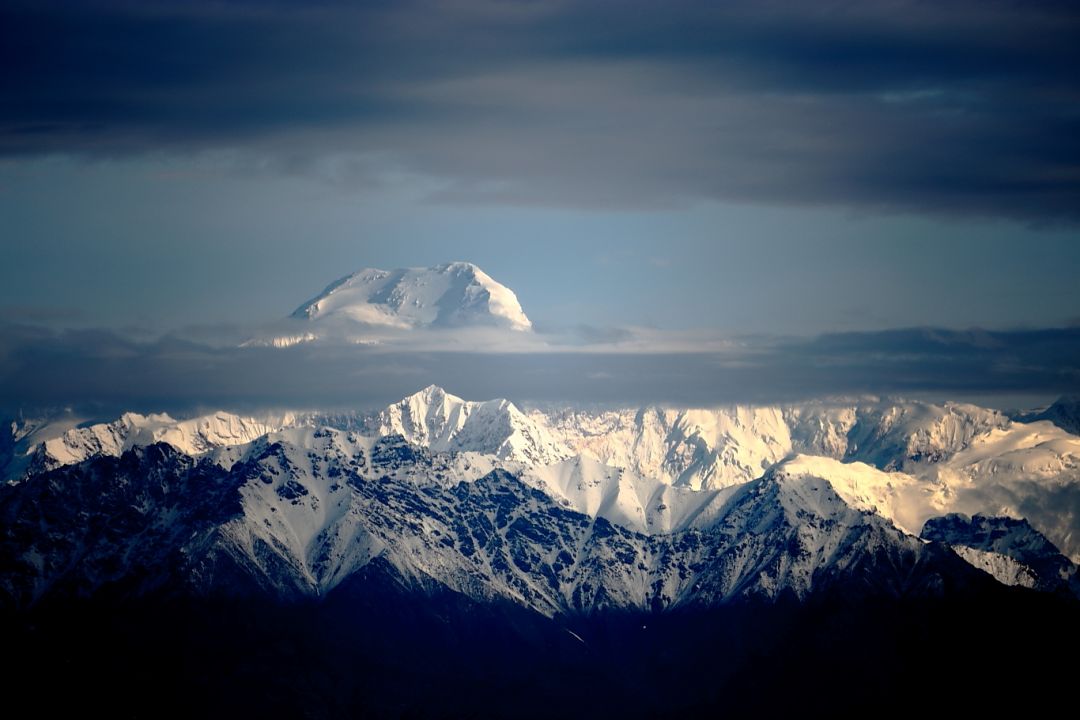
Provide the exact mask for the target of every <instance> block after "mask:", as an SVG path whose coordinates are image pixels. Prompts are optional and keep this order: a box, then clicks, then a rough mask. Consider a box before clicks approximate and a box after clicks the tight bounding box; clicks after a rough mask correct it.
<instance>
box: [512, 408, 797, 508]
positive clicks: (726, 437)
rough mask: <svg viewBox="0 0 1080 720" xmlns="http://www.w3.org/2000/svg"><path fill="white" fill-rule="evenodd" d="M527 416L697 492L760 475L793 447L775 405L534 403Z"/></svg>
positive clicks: (611, 460)
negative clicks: (543, 406) (596, 407)
mask: <svg viewBox="0 0 1080 720" xmlns="http://www.w3.org/2000/svg"><path fill="white" fill-rule="evenodd" d="M529 418H530V419H532V420H533V421H534V422H536V424H537V425H540V426H545V425H546V426H547V427H548V428H550V432H551V434H552V435H553V436H554V437H555V438H557V439H558V440H559V441H560V442H561V443H563V444H564V445H566V446H567V447H569V448H570V449H571V450H572V451H573V452H574V453H575V454H582V455H586V456H589V457H593V458H595V459H597V460H599V461H600V462H603V463H605V464H608V465H613V466H615V467H620V468H625V469H627V470H630V471H631V472H633V473H635V474H637V475H640V476H643V477H655V478H661V479H663V480H664V481H665V482H667V483H669V484H672V485H677V486H680V487H688V488H692V489H695V490H696V489H701V488H709V489H719V488H724V487H729V486H731V485H736V484H740V483H744V482H747V481H748V480H752V479H754V478H756V477H760V476H761V474H762V473H763V472H764V471H765V470H766V469H768V468H769V467H770V466H771V465H772V464H774V463H775V462H777V461H779V460H780V459H782V458H783V457H784V456H785V455H787V454H788V453H790V452H791V446H792V441H791V437H790V433H789V429H788V427H787V426H786V425H785V424H784V421H783V417H782V413H781V412H780V410H779V409H777V408H748V407H734V408H724V409H717V410H697V409H690V410H676V409H666V408H660V407H648V408H641V409H625V410H600V411H589V410H578V409H573V408H563V409H554V410H538V409H534V410H531V411H530V412H529Z"/></svg>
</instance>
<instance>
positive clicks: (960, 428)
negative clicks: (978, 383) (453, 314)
mask: <svg viewBox="0 0 1080 720" xmlns="http://www.w3.org/2000/svg"><path fill="white" fill-rule="evenodd" d="M528 415H529V417H530V419H532V420H533V421H534V422H535V423H536V424H537V425H539V426H545V425H546V426H547V427H548V428H549V430H550V432H551V434H552V435H553V436H554V437H556V438H557V439H558V440H559V441H561V442H562V443H563V444H564V445H566V446H567V447H569V448H570V449H571V450H572V451H573V452H574V453H575V454H578V453H580V454H585V455H589V456H591V457H595V458H596V459H598V460H600V461H601V462H604V463H607V464H609V465H614V466H616V467H621V468H625V469H627V470H631V471H632V472H634V473H636V474H638V475H642V476H645V477H656V478H661V479H663V480H665V481H666V482H669V483H671V484H673V485H678V486H685V487H690V488H693V489H699V488H712V489H716V488H723V487H728V486H731V485H737V484H740V483H744V482H747V481H749V480H753V479H754V478H757V477H760V476H761V474H762V473H764V472H765V471H766V470H767V469H768V468H770V467H772V466H773V465H775V464H776V463H778V462H780V461H781V460H783V459H784V458H786V457H788V456H790V455H791V454H793V453H804V454H810V455H824V456H828V457H834V458H837V459H843V460H859V461H862V462H866V463H869V464H871V465H874V466H875V467H878V468H881V469H888V470H904V469H907V468H908V467H911V466H914V465H918V464H919V463H926V462H935V461H939V460H942V459H945V458H947V457H950V456H951V455H952V454H954V453H956V452H958V451H959V450H961V449H963V448H965V447H967V446H968V445H969V444H970V443H971V442H972V441H973V439H974V438H976V437H978V436H980V435H981V434H984V433H986V432H989V431H990V430H992V429H996V428H1001V427H1007V426H1009V424H1010V422H1009V420H1008V418H1006V417H1005V416H1003V415H1001V414H1000V413H997V412H996V411H993V410H986V409H983V408H978V407H976V406H973V405H961V404H953V403H946V404H945V405H933V404H929V403H918V402H903V401H897V402H882V401H878V400H866V401H863V402H861V403H859V404H855V405H849V404H840V403H828V402H810V403H805V404H801V405H792V406H782V407H780V406H778V407H749V406H731V407H719V408H691V409H672V408H660V407H648V408H641V409H623V410H582V409H575V408H534V409H531V410H530V411H529V413H528Z"/></svg>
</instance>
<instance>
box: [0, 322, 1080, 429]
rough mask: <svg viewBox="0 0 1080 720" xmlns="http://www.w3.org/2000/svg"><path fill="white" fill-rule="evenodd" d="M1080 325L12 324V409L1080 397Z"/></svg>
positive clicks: (6, 368)
mask: <svg viewBox="0 0 1080 720" xmlns="http://www.w3.org/2000/svg"><path fill="white" fill-rule="evenodd" d="M1078 368H1080V330H1078V329H1075V328H1068V329H1048V330H1030V331H1017V332H986V331H970V332H956V331H947V330H903V331H888V332H876V333H849V334H843V335H826V336H821V337H817V338H812V339H778V338H771V339H770V338H764V337H758V338H749V339H744V340H742V341H741V342H739V343H735V344H732V346H731V347H730V349H727V350H723V351H719V350H710V351H703V352H652V353H645V352H589V351H582V352H554V353H536V352H528V353H521V352H518V353H466V352H460V353H452V352H427V351H411V352H395V351H392V350H380V349H378V348H365V347H356V346H333V345H314V344H312V345H300V346H296V347H292V348H287V349H276V348H266V347H246V348H236V347H220V346H217V347H215V346H212V345H207V344H203V343H198V342H193V341H190V340H184V339H180V338H178V337H176V336H167V337H164V338H161V339H158V340H154V341H151V342H138V341H133V340H130V339H127V338H125V337H122V336H120V335H117V334H115V333H111V332H106V331H98V330H80V331H68V332H54V331H49V330H44V329H40V328H30V327H25V326H12V325H8V326H3V327H2V328H0V398H2V399H3V400H2V402H0V411H5V412H14V411H17V410H19V409H20V408H21V409H31V408H41V407H56V406H71V405H74V406H85V407H95V408H98V409H101V410H102V411H103V412H104V411H109V412H113V413H115V412H119V411H121V410H126V409H133V410H141V411H158V410H169V411H179V412H184V411H189V410H193V409H197V408H203V409H205V408H209V407H215V408H216V407H224V408H231V409H236V410H245V409H255V408H266V407H276V408H281V407H298V408H311V407H325V408H345V407H354V408H355V407H370V406H378V405H382V404H385V403H388V402H391V401H393V400H396V399H398V398H401V397H403V396H405V395H407V394H410V393H412V392H415V391H416V390H418V389H419V388H421V387H424V386H425V385H427V384H429V383H437V384H439V385H442V386H444V387H446V388H448V389H450V390H451V391H452V392H455V393H457V394H459V395H462V396H465V397H468V398H476V399H481V398H491V397H510V398H513V399H517V400H541V401H568V400H569V401H576V402H596V403H617V404H633V403H648V402H660V403H675V404H682V405H710V404H721V403H734V402H784V401H795V400H801V399H807V398H813V397H822V396H827V395H862V394H879V395H897V394H898V395H905V394H907V395H915V394H926V393H933V394H936V395H937V396H939V397H956V396H971V395H980V396H992V395H995V394H1035V395H1038V394H1044V395H1054V394H1063V393H1070V392H1077V391H1080V370H1078Z"/></svg>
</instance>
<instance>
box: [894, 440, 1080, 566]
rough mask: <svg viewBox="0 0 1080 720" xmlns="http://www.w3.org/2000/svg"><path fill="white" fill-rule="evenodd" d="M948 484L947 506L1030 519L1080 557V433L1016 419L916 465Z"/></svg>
mask: <svg viewBox="0 0 1080 720" xmlns="http://www.w3.org/2000/svg"><path fill="white" fill-rule="evenodd" d="M912 472H913V474H915V475H916V476H918V477H919V478H920V479H922V480H923V481H924V482H929V483H934V484H938V485H941V486H943V487H945V488H946V489H947V492H948V497H949V503H948V511H949V512H957V513H965V514H970V515H974V514H980V513H981V514H984V515H1003V516H1009V517H1013V518H1026V519H1027V520H1028V521H1029V522H1030V523H1031V524H1032V525H1033V526H1034V527H1035V528H1036V529H1037V530H1039V532H1041V533H1042V534H1043V535H1045V536H1046V537H1047V538H1048V539H1049V540H1050V541H1051V542H1052V543H1053V544H1054V545H1056V546H1057V547H1058V548H1060V549H1061V551H1062V552H1063V553H1064V554H1065V555H1066V556H1068V557H1070V558H1071V559H1072V560H1073V562H1077V561H1078V560H1080V438H1078V437H1077V436H1075V435H1072V434H1070V433H1067V432H1065V431H1064V430H1062V429H1061V428H1058V427H1056V426H1054V425H1052V424H1051V423H1049V422H1045V421H1044V422H1036V423H1030V424H1024V423H1012V424H1010V425H1009V426H1008V427H1006V428H1004V429H1000V430H993V431H991V432H989V433H986V434H985V435H982V436H980V437H977V438H975V439H974V440H973V442H972V443H971V445H970V447H968V448H966V449H964V450H962V451H960V452H958V453H956V454H955V455H953V456H952V457H950V458H948V459H947V460H945V461H943V462H939V463H927V464H924V465H921V466H919V467H916V468H914V469H913V470H912Z"/></svg>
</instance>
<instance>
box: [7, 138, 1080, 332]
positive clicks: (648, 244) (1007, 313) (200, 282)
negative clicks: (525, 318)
mask: <svg viewBox="0 0 1080 720" xmlns="http://www.w3.org/2000/svg"><path fill="white" fill-rule="evenodd" d="M0 217H2V218H3V220H2V222H3V235H4V237H5V238H19V241H18V242H10V243H9V242H7V241H5V244H6V245H7V248H6V254H7V258H8V260H9V261H8V262H6V263H4V264H3V266H2V267H0V307H2V308H3V310H4V315H5V319H7V320H9V321H10V320H22V321H31V322H33V321H43V322H48V323H51V324H57V323H59V324H68V325H78V326H86V325H103V326H108V327H121V326H126V325H138V326H142V327H147V328H150V329H158V330H161V331H164V330H168V329H173V328H176V327H181V326H185V325H198V324H214V323H231V324H237V325H245V324H254V323H260V322H265V321H269V320H274V319H277V318H279V317H282V316H284V315H287V314H288V313H289V312H291V311H292V310H293V309H294V308H295V307H296V306H298V305H299V304H300V303H301V302H303V301H304V300H306V299H307V298H308V297H310V296H311V295H314V294H315V293H317V292H318V291H319V290H321V288H322V287H323V286H324V285H326V284H327V283H329V282H330V281H331V280H333V279H335V278H337V277H338V276H340V275H343V274H346V273H348V272H351V271H353V270H356V269H359V268H361V267H367V266H372V267H391V268H392V267H401V266H408V265H434V264H437V263H440V262H445V261H447V260H453V259H465V260H470V261H473V262H475V263H477V264H478V265H480V266H481V267H483V268H484V269H485V270H487V271H488V272H489V273H490V274H491V275H492V276H493V277H495V278H496V279H498V280H500V281H502V282H503V283H505V284H507V285H508V286H510V287H511V288H513V289H514V290H515V291H516V292H517V293H518V295H519V297H520V300H521V302H522V304H523V306H524V308H525V310H526V312H527V313H528V314H529V315H530V316H531V317H532V319H533V321H534V322H536V323H538V324H539V325H541V326H547V327H560V326H566V325H574V324H579V323H584V324H590V325H597V326H612V325H613V326H627V325H629V326H649V327H657V328H665V329H667V328H670V329H687V328H693V327H707V328H713V329H718V330H721V331H725V332H731V333H738V334H744V333H763V334H793V333H794V334H816V333H821V332H833V331H844V330H877V329H883V328H890V327H908V326H940V327H950V328H967V327H973V326H980V327H988V328H996V329H1005V328H1015V327H1030V326H1062V325H1067V324H1069V323H1071V322H1073V321H1074V320H1075V318H1077V317H1080V294H1078V292H1077V290H1076V281H1075V277H1076V270H1077V269H1078V268H1080V235H1078V233H1077V230H1076V228H1075V227H1073V226H1071V225H1056V226H1053V227H1033V226H1031V225H1030V224H1023V223H1020V222H1017V221H1015V220H1011V219H978V220H976V219H957V218H953V217H919V216H916V215H912V214H887V215H883V214H871V213H866V212H856V211H854V210H851V209H844V208H831V207H825V208H823V207H777V206H771V205H761V204H733V203H719V202H714V201H700V202H696V203H692V204H691V203H688V204H686V205H684V206H680V207H676V208H666V209H645V210H634V209H629V208H620V209H617V210H610V209H578V208H562V207H522V206H513V205H510V206H508V205H483V204H475V203H435V202H432V201H430V200H426V199H424V198H423V197H417V193H416V192H411V191H410V189H409V188H400V189H395V190H386V189H380V190H379V191H377V192H375V191H371V192H365V191H362V190H358V189H357V188H355V187H351V186H345V187H343V186H341V185H337V184H333V183H330V182H327V181H325V180H322V179H319V178H312V177H308V176H280V175H277V174H275V173H265V172H263V173H252V172H246V173H245V172H241V171H239V170H237V169H235V168H233V167H231V166H229V165H227V164H222V163H221V162H217V163H211V162H208V161H203V162H201V163H200V162H196V161H192V160H175V159H173V160H162V159H155V158H139V159H123V160H95V161H86V160H83V161H76V160H59V159H44V160H40V159H38V160H33V161H27V160H19V161H9V162H8V163H7V164H6V165H5V166H3V168H2V169H0Z"/></svg>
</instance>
